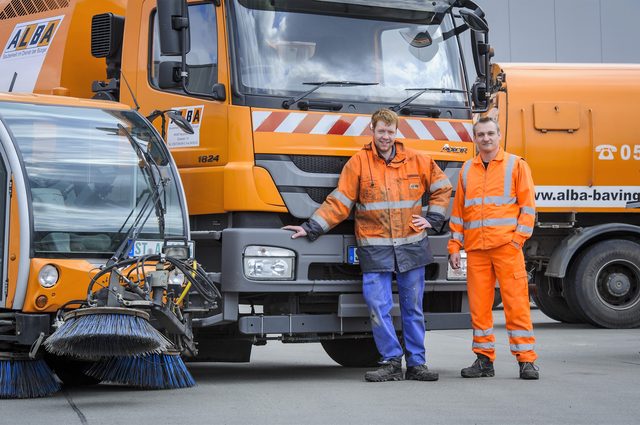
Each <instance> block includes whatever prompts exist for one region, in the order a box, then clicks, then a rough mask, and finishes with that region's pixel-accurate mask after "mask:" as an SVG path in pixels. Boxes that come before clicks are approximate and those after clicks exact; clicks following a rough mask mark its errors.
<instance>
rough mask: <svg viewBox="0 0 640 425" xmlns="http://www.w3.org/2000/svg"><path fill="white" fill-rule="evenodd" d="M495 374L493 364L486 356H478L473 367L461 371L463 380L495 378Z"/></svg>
mask: <svg viewBox="0 0 640 425" xmlns="http://www.w3.org/2000/svg"><path fill="white" fill-rule="evenodd" d="M495 374H496V372H495V370H493V363H492V362H491V360H489V357H487V356H485V355H484V354H478V358H477V359H476V361H475V362H473V364H472V365H471V366H469V367H465V368H464V369H462V370H461V371H460V375H462V377H463V378H488V377H492V376H495Z"/></svg>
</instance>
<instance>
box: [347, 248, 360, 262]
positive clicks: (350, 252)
mask: <svg viewBox="0 0 640 425" xmlns="http://www.w3.org/2000/svg"><path fill="white" fill-rule="evenodd" d="M347 263H348V264H360V260H359V259H358V247H357V246H348V247H347Z"/></svg>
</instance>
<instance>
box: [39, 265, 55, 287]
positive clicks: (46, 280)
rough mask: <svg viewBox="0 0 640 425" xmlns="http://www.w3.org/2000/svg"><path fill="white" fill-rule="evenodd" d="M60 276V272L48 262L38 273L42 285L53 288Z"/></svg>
mask: <svg viewBox="0 0 640 425" xmlns="http://www.w3.org/2000/svg"><path fill="white" fill-rule="evenodd" d="M59 278H60V273H59V272H58V269H57V268H56V266H54V265H53V264H47V265H46V266H44V267H43V268H41V269H40V273H38V282H40V286H42V287H43V288H51V287H52V286H54V285H55V284H56V283H58V279H59Z"/></svg>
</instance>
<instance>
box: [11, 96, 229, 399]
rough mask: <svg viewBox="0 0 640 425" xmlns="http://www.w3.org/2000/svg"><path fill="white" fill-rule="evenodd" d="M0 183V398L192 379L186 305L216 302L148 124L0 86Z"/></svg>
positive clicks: (175, 183) (119, 110) (103, 108)
mask: <svg viewBox="0 0 640 425" xmlns="http://www.w3.org/2000/svg"><path fill="white" fill-rule="evenodd" d="M0 187H1V189H0V246H2V249H1V250H0V275H1V277H2V280H1V281H0V398H31V397H39V396H46V395H49V394H51V393H53V392H55V391H56V390H57V389H58V388H59V386H60V383H59V380H61V381H63V382H64V383H71V384H74V383H91V382H92V383H97V382H100V381H103V380H104V381H109V382H117V383H120V384H125V385H132V386H136V387H142V388H180V387H187V386H192V385H193V384H194V382H193V379H192V378H191V376H190V375H189V372H188V371H187V370H186V368H185V366H184V363H182V360H181V359H180V355H181V354H188V355H192V356H193V355H195V354H196V352H197V348H196V346H195V343H194V341H193V333H192V331H191V323H190V320H191V315H192V312H190V311H189V309H188V308H186V306H187V305H188V304H192V303H193V302H194V300H195V299H199V300H203V301H206V302H207V303H209V305H211V306H215V304H216V303H217V302H218V301H219V299H220V296H219V293H218V291H217V289H216V288H215V286H214V285H213V284H212V282H211V281H210V280H209V279H208V278H207V277H206V275H205V273H204V271H203V270H202V269H201V268H200V267H199V266H198V265H197V263H195V262H194V261H193V260H192V253H191V249H192V247H191V246H190V245H189V241H188V237H189V224H188V214H187V210H186V202H185V199H184V193H183V191H182V186H181V184H180V178H179V175H178V171H177V168H176V166H175V163H174V162H173V160H172V159H171V156H170V154H169V152H168V150H167V148H166V145H165V144H164V143H163V141H162V139H161V138H160V136H159V135H158V133H157V131H156V130H155V129H154V128H153V127H152V126H151V125H150V123H149V122H148V121H147V120H146V119H145V118H143V117H142V116H141V115H140V114H139V113H137V112H136V111H134V110H131V109H130V108H129V107H128V106H126V105H122V104H118V103H115V102H104V101H95V100H86V99H76V98H70V97H60V96H45V95H33V94H13V93H9V94H7V93H0ZM199 304H202V303H199ZM52 370H53V372H55V374H56V375H57V377H58V378H59V380H58V379H56V377H55V376H54V374H53V373H52Z"/></svg>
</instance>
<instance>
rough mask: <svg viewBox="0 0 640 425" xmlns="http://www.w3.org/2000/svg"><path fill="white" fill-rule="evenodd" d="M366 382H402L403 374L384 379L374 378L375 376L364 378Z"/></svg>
mask: <svg viewBox="0 0 640 425" xmlns="http://www.w3.org/2000/svg"><path fill="white" fill-rule="evenodd" d="M364 380H365V381H367V382H390V381H402V373H397V374H395V373H394V374H393V375H389V376H386V377H384V378H379V377H374V376H367V375H365V376H364Z"/></svg>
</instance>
